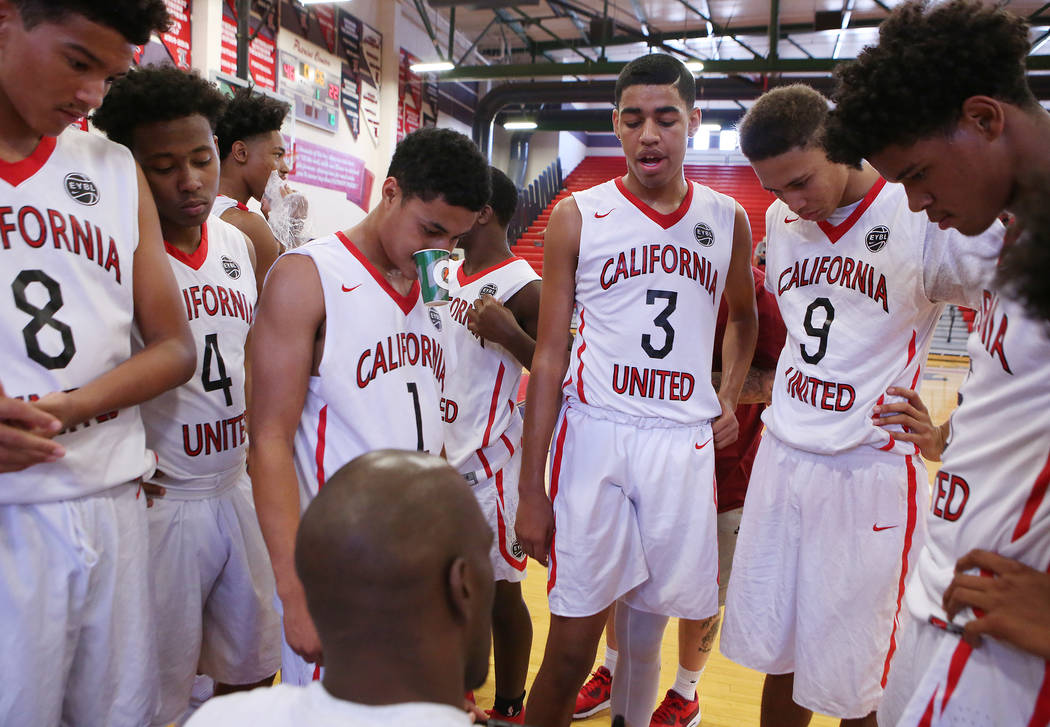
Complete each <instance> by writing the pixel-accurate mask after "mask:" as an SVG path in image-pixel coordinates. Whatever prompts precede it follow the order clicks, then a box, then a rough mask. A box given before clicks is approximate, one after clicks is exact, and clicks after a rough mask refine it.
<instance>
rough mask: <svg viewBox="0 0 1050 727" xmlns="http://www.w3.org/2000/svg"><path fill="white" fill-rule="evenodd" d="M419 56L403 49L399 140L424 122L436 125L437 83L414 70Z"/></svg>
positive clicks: (399, 102) (399, 86)
mask: <svg viewBox="0 0 1050 727" xmlns="http://www.w3.org/2000/svg"><path fill="white" fill-rule="evenodd" d="M418 62H419V58H417V57H416V56H414V55H412V54H411V53H409V52H408V51H407V50H405V49H404V48H402V49H401V63H400V66H399V68H398V74H397V75H398V99H397V140H398V141H401V140H402V139H403V138H405V136H407V135H408V134H411V133H412V132H413V131H416V130H417V129H420V128H422V127H424V126H437V113H438V108H437V107H438V92H437V83H435V82H432V81H424V80H423V78H422V77H421V76H419V75H417V74H415V73H413V72H412V65H413V64H415V63H418Z"/></svg>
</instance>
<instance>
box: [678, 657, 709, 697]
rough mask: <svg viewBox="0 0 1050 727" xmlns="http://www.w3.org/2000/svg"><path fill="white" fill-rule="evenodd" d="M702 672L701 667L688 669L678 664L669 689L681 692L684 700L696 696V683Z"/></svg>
mask: <svg viewBox="0 0 1050 727" xmlns="http://www.w3.org/2000/svg"><path fill="white" fill-rule="evenodd" d="M703 673H704V670H703V669H697V670H696V671H689V670H688V669H686V668H685V667H684V666H682V665H681V664H679V665H678V676H676V677H675V680H674V686H673V687H671V689H673V690H675V691H676V692H678V693H679V694H681V695H682V696H683V697H685V698H686V700H688V701H692V700H693V699H694V698H695V697H696V683H697V682H699V681H700V675H701V674H703Z"/></svg>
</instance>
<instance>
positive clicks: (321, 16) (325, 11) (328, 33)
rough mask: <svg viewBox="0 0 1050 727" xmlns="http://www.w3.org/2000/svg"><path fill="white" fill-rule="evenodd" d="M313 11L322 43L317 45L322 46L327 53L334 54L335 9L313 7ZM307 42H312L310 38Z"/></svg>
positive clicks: (325, 6) (326, 6)
mask: <svg viewBox="0 0 1050 727" xmlns="http://www.w3.org/2000/svg"><path fill="white" fill-rule="evenodd" d="M313 11H314V19H315V20H316V21H317V29H318V31H319V32H320V34H321V39H322V40H323V41H324V42H323V43H318V45H323V46H324V47H325V48H327V49H328V52H329V53H335V52H336V32H335V23H336V18H335V8H333V7H332V6H331V5H316V6H314V8H313ZM308 40H312V38H308ZM314 42H316V41H314Z"/></svg>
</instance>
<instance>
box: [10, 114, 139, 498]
mask: <svg viewBox="0 0 1050 727" xmlns="http://www.w3.org/2000/svg"><path fill="white" fill-rule="evenodd" d="M0 190H2V194H0V261H2V264H0V271H2V272H0V351H3V366H2V367H0V383H2V384H3V386H4V391H5V392H6V394H7V395H8V396H12V397H16V398H19V399H24V400H29V401H33V400H36V399H37V398H39V397H42V396H45V395H46V394H48V393H50V392H53V391H70V390H72V389H76V388H78V387H80V386H83V385H84V384H86V383H88V382H89V381H92V380H93V379H96V378H98V377H99V376H101V375H102V374H104V373H106V372H107V371H109V370H111V369H113V368H114V367H116V366H117V365H118V364H120V363H123V362H124V361H125V360H127V359H128V357H129V356H130V355H131V328H132V322H133V315H134V308H135V306H134V300H133V297H132V281H133V272H132V271H133V264H134V257H135V249H136V247H137V246H138V241H139V228H138V200H139V194H138V174H137V172H136V168H135V162H134V160H133V159H132V157H131V153H130V152H129V151H128V150H127V149H126V148H124V147H122V146H119V145H117V144H114V143H112V142H110V141H108V140H106V139H103V138H101V137H99V136H95V135H91V134H86V133H84V132H81V131H75V130H67V131H65V132H63V133H62V134H61V135H60V136H59V137H57V138H55V137H46V136H45V137H44V138H43V139H42V140H41V141H40V144H39V145H38V146H37V148H36V150H35V151H34V152H33V153H32V154H31V155H30V156H29V157H27V158H26V159H24V160H22V161H20V162H16V163H14V164H8V163H6V162H2V161H0ZM55 440H56V441H57V442H59V443H60V444H61V445H62V446H63V447H65V449H66V455H65V457H62V458H61V459H59V460H57V461H55V462H47V463H43V464H37V465H33V466H32V467H30V468H28V469H25V470H22V471H21V472H11V473H7V474H0V503H3V504H16V503H36V502H49V501H54V500H64V499H69V498H77V497H83V496H85V495H91V494H94V493H97V492H100V491H102V490H105V489H108V488H110V487H113V486H115V485H119V484H122V483H125V482H129V481H131V480H134V479H136V478H138V477H141V476H142V475H143V474H144V473H145V472H146V471H147V469H148V468H149V464H150V462H149V459H148V458H147V456H146V441H145V434H144V432H143V428H142V419H141V418H140V416H139V409H138V407H129V408H127V409H121V410H119V411H112V412H106V413H102V414H99V415H98V416H96V417H94V418H92V419H90V420H88V421H87V422H84V423H83V424H80V425H78V426H76V427H73V428H72V429H70V430H67V431H65V432H63V433H61V434H59V435H58V436H57V437H56V438H55Z"/></svg>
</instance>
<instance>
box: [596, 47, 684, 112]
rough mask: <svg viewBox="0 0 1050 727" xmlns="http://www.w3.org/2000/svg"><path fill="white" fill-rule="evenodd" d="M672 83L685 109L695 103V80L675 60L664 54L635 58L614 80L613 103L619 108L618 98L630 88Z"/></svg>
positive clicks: (650, 54)
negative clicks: (683, 102)
mask: <svg viewBox="0 0 1050 727" xmlns="http://www.w3.org/2000/svg"><path fill="white" fill-rule="evenodd" d="M671 83H673V84H674V85H675V88H677V89H678V95H679V96H681V97H682V100H683V101H685V105H686V108H689V109H691V108H693V104H695V103H696V79H695V78H693V74H692V73H690V72H689V69H688V68H686V67H685V64H684V63H682V62H681V61H680V60H678V59H677V58H674V57H673V56H669V55H667V54H666V53H649V54H647V55H644V56H640V57H638V58H635V59H634V60H633V61H631V62H630V63H628V64H627V65H626V66H624V67H623V69H622V70H621V71H620V75H619V76H618V77H617V79H616V90H615V91H614V95H613V98H614V101H615V103H616V108H620V97H621V96H623V92H624V90H625V89H627V88H630V87H631V86H666V85H668V84H671Z"/></svg>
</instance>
